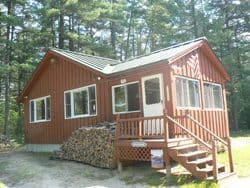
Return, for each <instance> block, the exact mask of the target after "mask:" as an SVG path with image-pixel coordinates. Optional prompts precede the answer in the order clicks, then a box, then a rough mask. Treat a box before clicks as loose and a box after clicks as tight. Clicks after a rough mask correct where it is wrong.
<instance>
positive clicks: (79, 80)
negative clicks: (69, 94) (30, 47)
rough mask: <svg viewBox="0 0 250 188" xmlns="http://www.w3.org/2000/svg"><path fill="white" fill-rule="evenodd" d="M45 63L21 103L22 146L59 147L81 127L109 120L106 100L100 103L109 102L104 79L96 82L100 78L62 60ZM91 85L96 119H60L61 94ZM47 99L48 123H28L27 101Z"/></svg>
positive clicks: (62, 109)
mask: <svg viewBox="0 0 250 188" xmlns="http://www.w3.org/2000/svg"><path fill="white" fill-rule="evenodd" d="M46 63H47V65H46V66H45V67H44V69H43V70H42V71H41V74H40V75H39V79H37V80H36V82H35V84H33V85H32V88H31V90H30V92H29V94H28V98H27V99H26V100H25V102H24V110H25V130H26V134H25V138H26V143H36V144H40V143H50V144H56V143H62V142H63V141H64V140H65V139H66V138H68V137H69V136H70V135H71V133H72V131H73V130H75V129H77V128H79V127H81V126H87V125H94V124H96V123H97V122H102V121H108V120H110V118H111V116H110V110H109V107H108V106H110V103H109V100H103V99H105V98H106V99H109V98H110V96H109V93H108V92H107V91H106V89H105V88H108V86H107V80H106V79H105V78H102V79H101V80H100V81H98V79H97V77H100V75H97V74H95V73H93V72H91V71H88V70H86V69H84V68H82V67H80V66H78V65H76V64H74V63H70V62H68V61H67V60H64V59H58V62H56V63H49V62H46ZM94 83H95V84H96V90H97V110H98V115H97V116H96V117H85V118H75V119H64V91H66V90H70V89H74V88H79V87H83V86H86V85H90V84H94ZM47 95H51V121H48V122H42V123H30V122H29V100H31V99H34V98H38V97H43V96H47ZM105 108H106V109H107V110H105Z"/></svg>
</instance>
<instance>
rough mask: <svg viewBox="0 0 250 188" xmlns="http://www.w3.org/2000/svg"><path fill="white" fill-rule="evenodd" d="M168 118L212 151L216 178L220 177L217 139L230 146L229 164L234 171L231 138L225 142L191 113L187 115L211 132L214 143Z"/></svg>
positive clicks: (196, 123) (231, 170)
mask: <svg viewBox="0 0 250 188" xmlns="http://www.w3.org/2000/svg"><path fill="white" fill-rule="evenodd" d="M166 117H167V119H168V120H170V121H171V122H172V123H173V124H174V125H176V126H177V127H179V128H180V129H182V131H184V132H186V133H188V135H190V136H191V137H193V138H194V139H196V140H197V141H198V142H199V143H201V144H202V145H204V146H205V147H206V148H208V149H209V150H210V151H211V152H212V158H213V176H214V179H215V180H216V179H217V178H218V168H217V166H218V165H217V143H216V141H219V142H221V143H222V144H224V145H225V146H226V147H227V148H228V157H229V166H230V172H234V166H233V157H232V150H231V140H230V138H227V142H225V141H224V140H223V139H221V138H220V137H218V136H217V135H216V134H215V133H213V132H212V131H211V130H209V129H207V128H206V127H205V126H204V125H202V124H201V123H200V122H198V121H197V120H196V119H194V118H193V117H192V116H191V115H189V114H186V117H187V118H189V119H190V120H192V121H193V122H195V125H198V126H199V127H200V128H201V129H202V130H203V131H204V132H206V133H207V134H209V135H210V136H211V138H213V139H212V145H210V144H208V143H206V142H205V141H203V140H202V139H201V138H199V137H198V136H197V135H196V134H195V133H193V132H192V131H190V130H189V129H187V128H186V127H184V126H183V125H181V124H180V123H179V122H177V121H176V120H174V119H173V118H171V117H170V116H168V115H167V116H166Z"/></svg>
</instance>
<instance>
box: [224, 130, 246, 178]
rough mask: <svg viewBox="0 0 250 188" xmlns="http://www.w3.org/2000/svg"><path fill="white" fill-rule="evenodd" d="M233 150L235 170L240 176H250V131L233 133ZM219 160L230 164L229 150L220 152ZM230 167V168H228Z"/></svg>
mask: <svg viewBox="0 0 250 188" xmlns="http://www.w3.org/2000/svg"><path fill="white" fill-rule="evenodd" d="M232 135H233V137H232V151H233V162H234V167H235V171H236V172H237V175H238V176H239V177H247V176H250V171H249V169H250V160H249V159H250V131H249V130H247V131H246V130H245V131H239V132H237V133H235V132H234V133H232ZM219 162H222V163H224V164H228V152H225V153H222V154H219ZM227 169H228V168H227Z"/></svg>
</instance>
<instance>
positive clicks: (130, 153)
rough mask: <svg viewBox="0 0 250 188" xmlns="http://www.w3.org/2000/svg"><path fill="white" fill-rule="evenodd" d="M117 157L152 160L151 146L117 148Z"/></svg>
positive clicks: (121, 158)
mask: <svg viewBox="0 0 250 188" xmlns="http://www.w3.org/2000/svg"><path fill="white" fill-rule="evenodd" d="M117 157H118V159H119V160H121V161H122V160H135V161H150V160H151V156H150V148H132V147H119V148H117Z"/></svg>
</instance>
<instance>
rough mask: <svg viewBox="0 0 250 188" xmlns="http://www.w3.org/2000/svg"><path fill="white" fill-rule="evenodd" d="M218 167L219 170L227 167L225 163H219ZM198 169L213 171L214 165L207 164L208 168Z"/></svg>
mask: <svg viewBox="0 0 250 188" xmlns="http://www.w3.org/2000/svg"><path fill="white" fill-rule="evenodd" d="M217 168H218V169H219V170H221V169H223V168H225V165H223V164H218V166H217ZM197 171H200V172H212V171H213V166H207V167H206V168H201V169H197Z"/></svg>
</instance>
